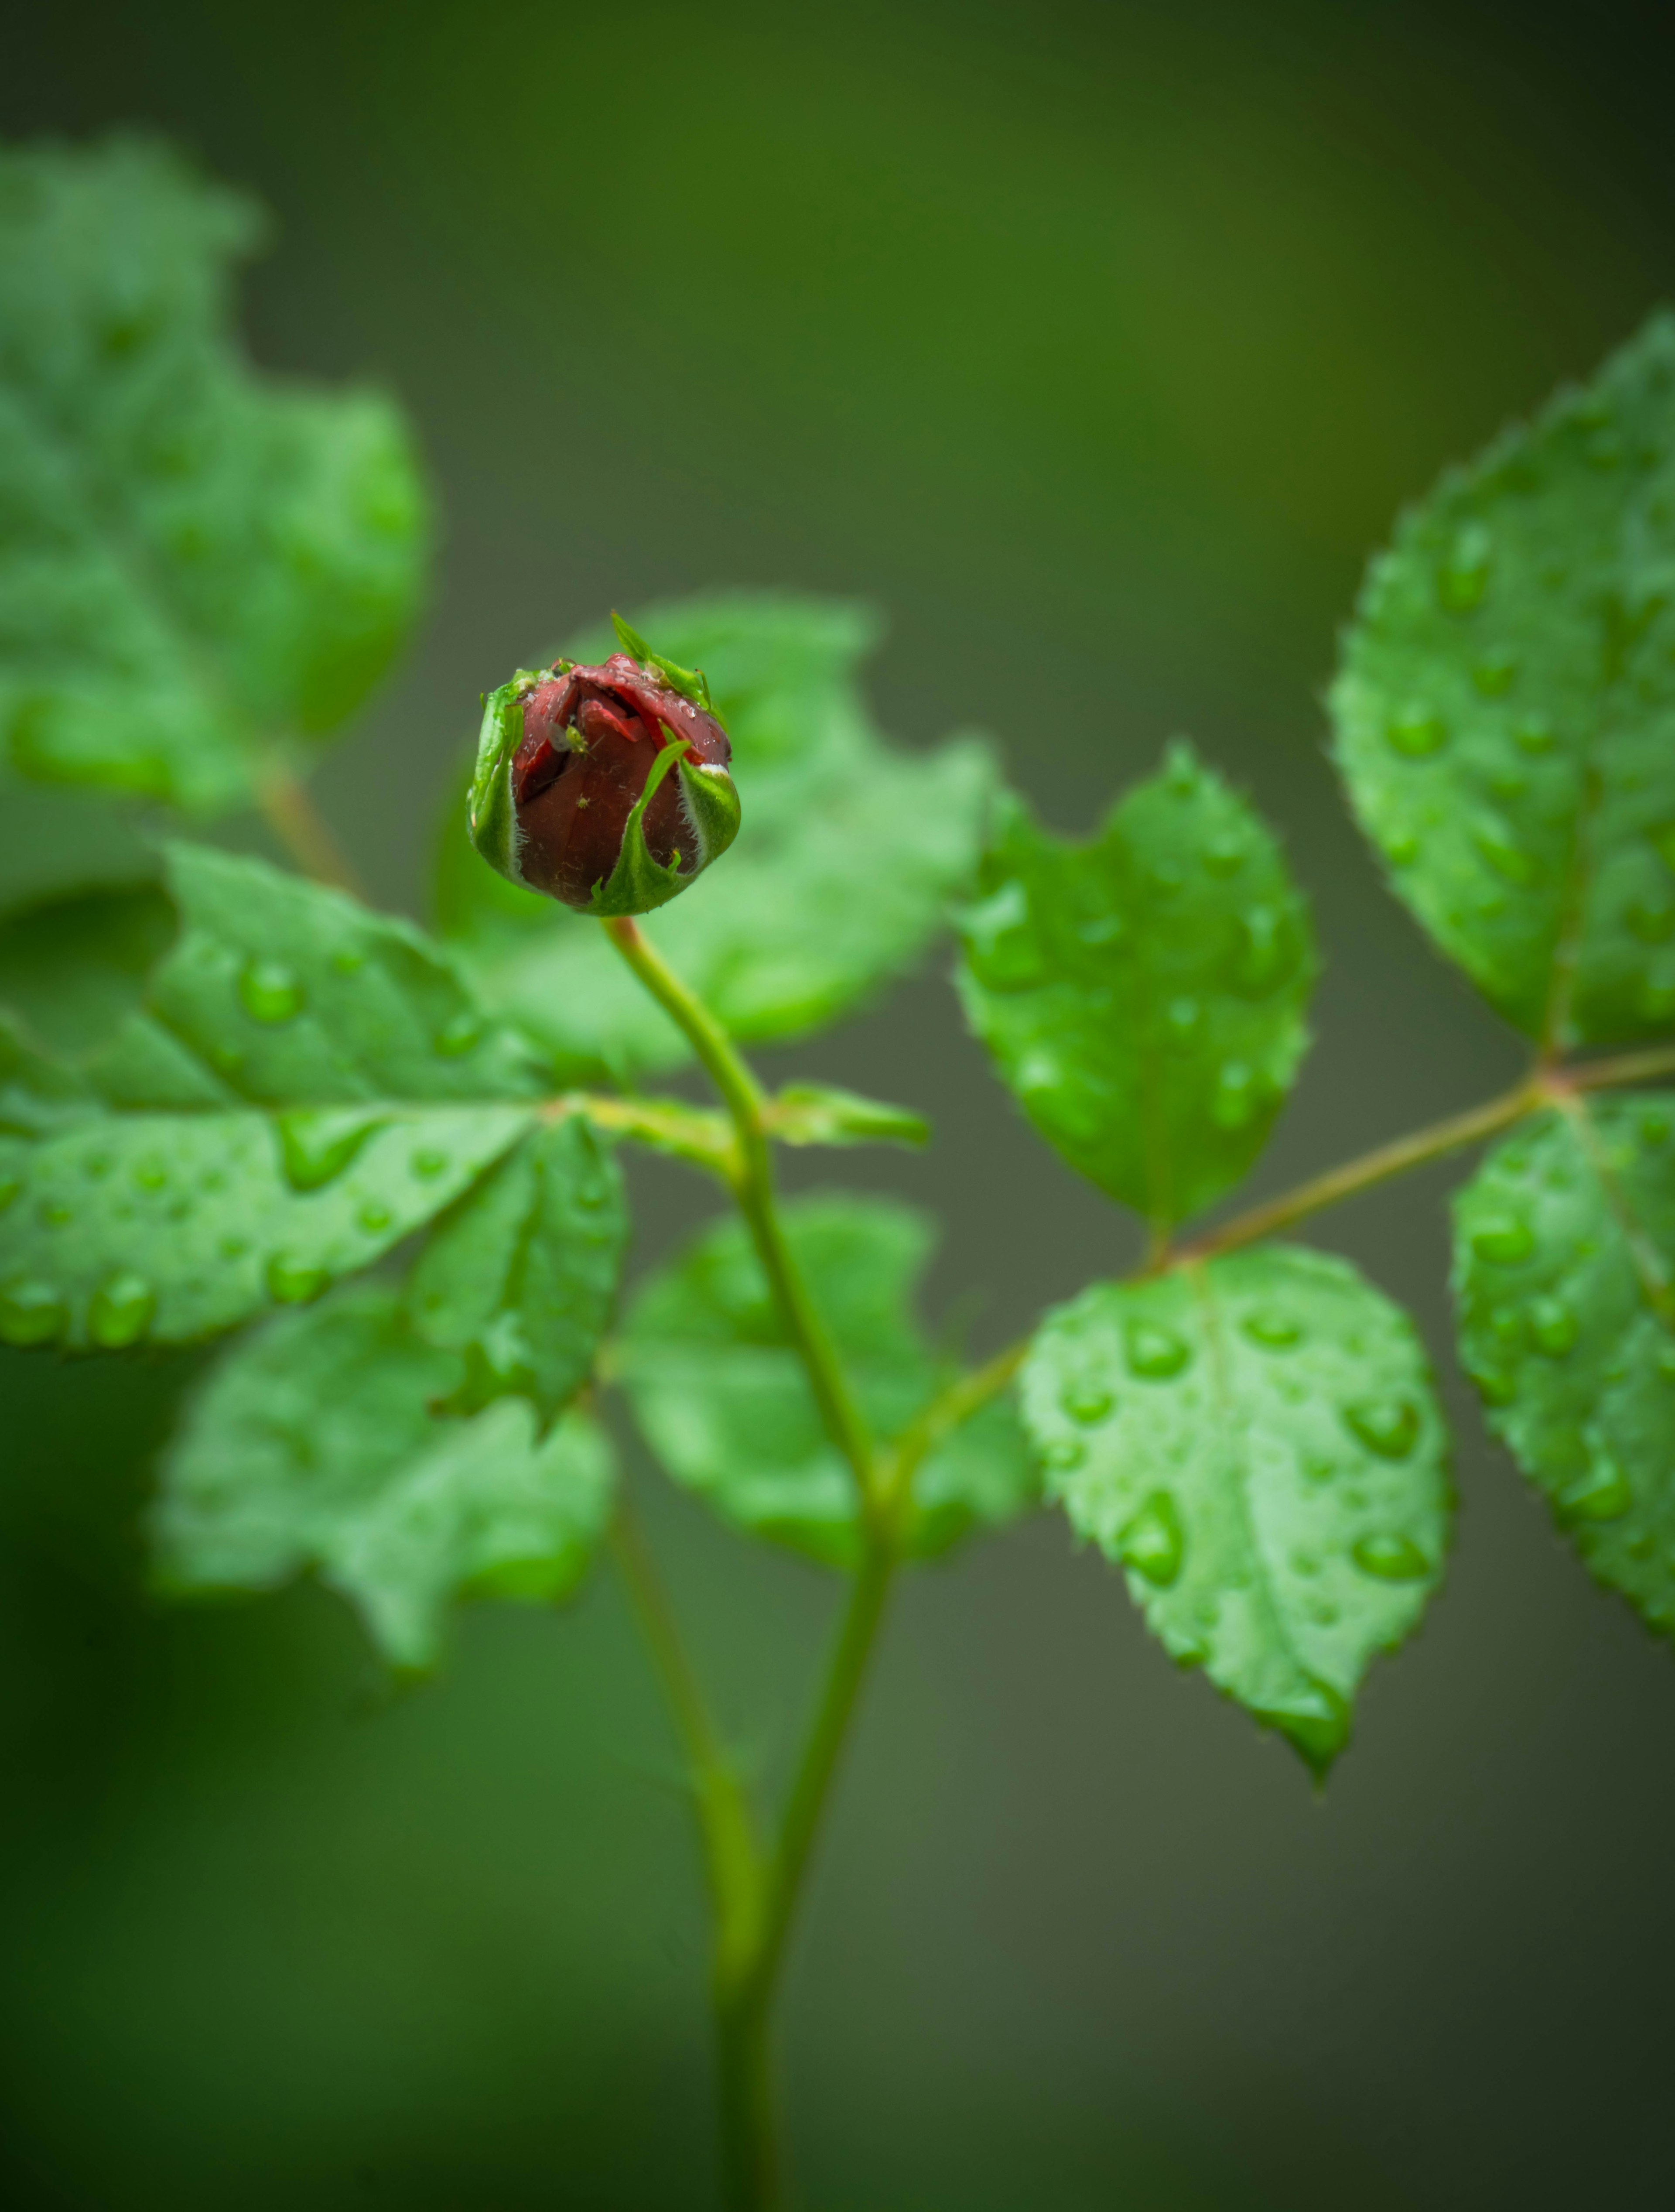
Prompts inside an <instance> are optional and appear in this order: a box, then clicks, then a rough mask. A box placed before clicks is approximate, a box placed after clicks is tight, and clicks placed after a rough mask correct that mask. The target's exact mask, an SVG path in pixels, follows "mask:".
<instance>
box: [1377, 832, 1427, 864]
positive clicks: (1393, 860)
mask: <svg viewBox="0 0 1675 2212" xmlns="http://www.w3.org/2000/svg"><path fill="white" fill-rule="evenodd" d="M1384 850H1385V854H1386V855H1387V858H1388V860H1389V862H1390V865H1391V866H1392V867H1393V868H1411V866H1413V863H1414V862H1415V861H1416V860H1417V859H1418V857H1419V840H1418V839H1417V837H1416V836H1414V834H1413V832H1412V831H1411V829H1398V830H1397V831H1396V833H1395V835H1394V836H1390V837H1387V838H1386V839H1385V841H1384Z"/></svg>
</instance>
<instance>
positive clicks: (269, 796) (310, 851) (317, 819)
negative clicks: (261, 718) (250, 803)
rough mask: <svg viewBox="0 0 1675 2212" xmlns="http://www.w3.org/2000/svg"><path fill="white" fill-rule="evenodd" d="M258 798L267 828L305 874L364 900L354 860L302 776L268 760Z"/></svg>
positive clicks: (364, 886)
mask: <svg viewBox="0 0 1675 2212" xmlns="http://www.w3.org/2000/svg"><path fill="white" fill-rule="evenodd" d="M256 796H257V799H258V803H259V805H260V806H261V809H262V812H263V813H264V815H265V816H266V817H267V823H268V827H269V828H270V829H271V830H272V831H273V834H274V836H276V837H277V838H278V840H279V842H280V843H281V844H282V846H283V847H284V848H285V850H286V851H287V852H288V854H290V856H291V858H292V859H293V860H294V861H295V862H296V864H297V866H298V867H300V869H301V871H302V872H303V874H304V875H306V876H311V877H312V878H313V880H314V881H315V882H316V883H317V884H331V886H332V888H333V890H340V891H348V892H349V894H350V896H352V897H355V898H358V899H364V898H365V897H366V896H367V887H366V885H365V884H363V883H362V882H361V877H360V874H359V872H357V870H356V868H355V863H354V862H353V861H352V860H350V859H349V855H348V854H347V853H345V852H344V850H343V847H342V846H341V845H340V844H339V843H338V842H337V836H336V835H335V833H334V832H333V830H332V829H331V824H330V823H328V822H327V820H326V818H325V816H324V815H323V814H322V813H321V812H320V811H319V807H317V806H316V805H315V804H314V801H313V794H312V793H310V791H309V789H308V787H307V785H306V783H305V782H304V781H302V778H301V777H300V775H296V774H295V773H294V771H293V770H292V769H288V768H283V767H281V766H280V765H279V764H278V763H270V764H269V765H268V766H267V767H265V768H264V769H263V771H262V774H261V776H260V779H259V781H258V784H257V787H256Z"/></svg>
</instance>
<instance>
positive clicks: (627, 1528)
mask: <svg viewBox="0 0 1675 2212" xmlns="http://www.w3.org/2000/svg"><path fill="white" fill-rule="evenodd" d="M610 1548H611V1554H612V1556H613V1558H614V1559H616V1567H617V1571H618V1572H619V1573H620V1574H621V1576H622V1582H623V1584H624V1587H625V1588H626V1589H627V1591H628V1601H629V1603H630V1604H631V1605H632V1606H633V1607H634V1615H635V1618H636V1619H637V1620H638V1621H639V1623H640V1633H641V1635H642V1636H643V1637H644V1638H645V1639H646V1649H647V1650H648V1651H649V1652H650V1653H651V1656H652V1664H653V1666H654V1667H655V1668H656V1669H657V1674H658V1680H659V1681H660V1682H661V1683H662V1685H663V1692H664V1696H665V1699H667V1701H668V1705H669V1711H670V1715H671V1718H672V1719H673V1721H674V1723H675V1733H676V1735H677V1736H678V1738H679V1740H680V1746H681V1752H682V1756H683V1759H684V1760H685V1762H686V1771H687V1777H688V1779H689V1782H690V1783H691V1785H692V1795H693V1802H694V1804H695V1807H696V1809H697V1815H698V1826H699V1831H700V1833H701V1836H702V1838H703V1843H704V1857H705V1863H706V1866H707V1871H708V1875H709V1887H710V1898H711V1901H712V1903H713V1905H714V1908H715V1919H716V1929H717V1945H716V1952H717V1972H718V1974H719V1973H721V1972H724V1971H725V1968H726V1962H727V1960H728V1958H729V1955H730V1954H731V1953H732V1952H734V1951H739V1952H743V1950H745V1949H747V1948H749V1946H750V1940H751V1938H750V1930H751V1929H752V1928H753V1926H754V1923H755V1922H756V1917H757V1904H758V1899H759V1897H760V1893H761V1878H762V1861H761V1854H760V1851H759V1850H758V1848H757V1844H756V1830H755V1826H754V1824H753V1823H752V1821H751V1818H750V1806H749V1804H748V1802H746V1799H745V1796H744V1792H743V1789H742V1788H741V1787H740V1785H739V1781H738V1778H737V1775H736V1774H735V1773H734V1771H733V1769H732V1765H731V1762H730V1760H729V1759H728V1758H727V1754H726V1752H725V1749H724V1747H723V1746H722V1742H721V1739H720V1737H719V1735H718V1734H717V1732H716V1729H715V1724H714V1723H713V1720H712V1719H711V1717H710V1712H709V1707H708V1705H707V1704H706V1703H705V1700H704V1694H703V1692H702V1690H701V1688H700V1687H699V1685H698V1678H697V1676H696V1674H695V1673H694V1672H693V1668H692V1662H691V1661H690V1659H689V1657H688V1656H687V1651H686V1646H685V1644H683V1642H682V1640H681V1632H680V1627H679V1625H678V1623H677V1620H676V1619H675V1611H674V1607H673V1606H672V1605H671V1603H670V1600H669V1593H668V1591H667V1589H665V1587H664V1582H663V1577H662V1576H661V1575H660V1574H659V1573H658V1566H657V1562H656V1560H655V1559H653V1557H652V1552H651V1549H650V1547H649V1546H648V1545H647V1544H646V1535H645V1531H644V1530H643V1529H642V1528H641V1527H640V1518H639V1516H638V1515H637V1514H636V1513H635V1511H634V1508H633V1506H632V1505H631V1504H630V1503H629V1502H628V1497H627V1495H626V1493H625V1494H623V1495H622V1497H621V1498H619V1500H618V1503H617V1507H616V1517H615V1519H614V1520H613V1521H612V1522H611V1528H610Z"/></svg>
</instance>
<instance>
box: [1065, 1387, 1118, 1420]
mask: <svg viewBox="0 0 1675 2212" xmlns="http://www.w3.org/2000/svg"><path fill="white" fill-rule="evenodd" d="M1059 1404H1060V1405H1061V1406H1062V1407H1064V1409H1065V1412H1066V1413H1068V1414H1069V1415H1070V1417H1071V1420H1073V1421H1080V1422H1081V1424H1082V1425H1083V1428H1088V1429H1091V1428H1094V1427H1095V1426H1096V1425H1098V1424H1099V1423H1100V1422H1101V1421H1102V1420H1103V1419H1105V1417H1106V1415H1107V1414H1108V1413H1109V1412H1110V1410H1111V1393H1110V1392H1109V1391H1108V1390H1106V1389H1101V1387H1100V1385H1099V1384H1098V1383H1066V1384H1065V1388H1064V1390H1063V1392H1062V1393H1061V1394H1060V1396H1059Z"/></svg>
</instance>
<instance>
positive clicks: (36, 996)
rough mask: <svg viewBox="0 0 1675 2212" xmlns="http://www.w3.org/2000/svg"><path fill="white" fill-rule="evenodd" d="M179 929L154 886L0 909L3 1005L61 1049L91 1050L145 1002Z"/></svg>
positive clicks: (107, 1039) (56, 1049)
mask: <svg viewBox="0 0 1675 2212" xmlns="http://www.w3.org/2000/svg"><path fill="white" fill-rule="evenodd" d="M174 927H175V915H174V908H173V904H172V902H170V900H169V899H168V897H167V895H166V894H165V893H164V892H163V891H162V890H161V889H159V888H158V886H157V885H155V884H134V885H131V886H130V887H128V888H125V889H122V890H98V891H83V892H81V893H78V894H77V895H76V896H71V897H66V898H55V899H47V900H43V901H42V902H40V903H39V904H38V905H34V906H28V907H24V908H21V909H19V910H15V911H14V912H12V913H10V914H0V1006H6V1007H9V1008H10V1010H11V1011H12V1012H13V1013H15V1014H16V1015H18V1016H20V1017H21V1019H22V1020H23V1021H24V1022H25V1023H26V1024H27V1026H28V1028H29V1030H30V1031H31V1032H32V1034H33V1035H34V1036H37V1037H39V1039H40V1040H41V1042H43V1043H44V1044H46V1045H47V1046H49V1047H50V1048H52V1050H53V1051H54V1052H56V1053H60V1054H71V1055H75V1054H85V1053H89V1052H92V1051H93V1050H94V1049H95V1048H97V1047H99V1046H101V1045H104V1044H107V1043H108V1042H110V1039H111V1038H112V1036H113V1035H114V1034H115V1032H116V1031H117V1030H118V1028H119V1027H120V1025H121V1024H122V1022H123V1020H124V1018H125V1017H126V1016H127V1015H129V1014H130V1013H132V1012H135V1011H136V1010H137V1008H138V1007H139V1006H140V1005H141V1003H142V1001H143V997H144V994H145V981H146V977H147V975H148V974H149V971H150V970H151V969H152V968H153V967H154V966H155V963H157V961H158V960H160V959H161V957H162V956H163V954H164V953H165V952H166V951H167V949H168V946H169V944H170V942H171V941H172V939H173V936H174Z"/></svg>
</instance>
